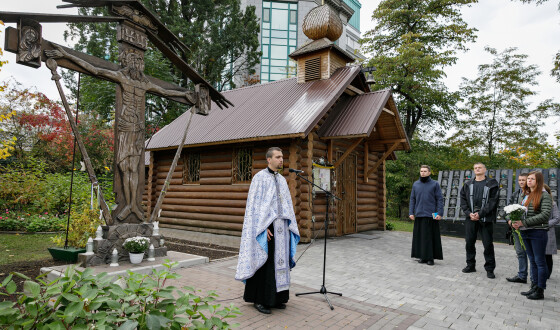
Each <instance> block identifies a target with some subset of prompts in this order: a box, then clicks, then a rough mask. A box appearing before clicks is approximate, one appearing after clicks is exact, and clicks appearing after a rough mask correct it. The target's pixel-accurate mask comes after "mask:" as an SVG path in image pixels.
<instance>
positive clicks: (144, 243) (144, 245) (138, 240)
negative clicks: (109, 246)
mask: <svg viewBox="0 0 560 330" xmlns="http://www.w3.org/2000/svg"><path fill="white" fill-rule="evenodd" d="M149 246H150V239H149V238H147V237H142V236H136V237H130V238H127V239H126V240H125V241H124V243H123V248H124V249H125V250H127V251H128V252H132V253H142V252H144V251H146V250H147V249H148V247H149Z"/></svg>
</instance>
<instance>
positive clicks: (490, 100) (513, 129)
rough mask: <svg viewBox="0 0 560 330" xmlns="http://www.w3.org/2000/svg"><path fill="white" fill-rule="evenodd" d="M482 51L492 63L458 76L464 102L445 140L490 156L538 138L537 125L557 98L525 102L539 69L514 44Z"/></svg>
mask: <svg viewBox="0 0 560 330" xmlns="http://www.w3.org/2000/svg"><path fill="white" fill-rule="evenodd" d="M486 51H488V52H489V53H490V54H492V55H493V56H494V59H493V61H492V63H490V64H482V65H479V67H478V77H477V78H475V79H473V80H468V79H466V78H463V83H462V85H461V90H462V93H463V96H464V98H465V104H464V106H463V107H462V108H461V114H462V116H461V119H460V120H459V121H458V122H457V124H456V126H457V128H458V130H457V132H456V133H455V134H454V135H453V136H452V137H451V138H450V142H451V143H452V144H453V145H455V146H461V147H464V148H468V149H469V150H470V151H471V152H473V153H478V154H481V155H485V156H486V157H487V158H488V160H489V161H490V162H492V161H493V159H494V157H495V155H496V154H497V153H498V152H499V151H501V150H504V149H514V150H516V149H518V148H525V149H531V148H532V147H539V146H541V145H542V144H544V143H545V141H546V134H545V133H542V132H540V127H541V125H542V124H543V121H544V120H546V118H547V117H549V116H550V115H552V114H554V112H556V113H560V111H559V110H560V104H557V103H554V102H552V100H550V99H548V100H544V101H543V102H541V103H540V104H539V105H538V106H536V107H530V103H529V102H528V98H529V97H531V96H534V95H536V94H537V92H536V91H535V90H533V86H536V85H538V81H537V78H538V76H539V75H540V71H539V70H538V67H537V66H536V65H528V64H526V59H527V57H528V56H527V55H524V54H518V53H516V51H517V49H516V48H508V49H506V50H504V51H503V52H501V53H498V52H497V51H496V49H493V48H489V47H486Z"/></svg>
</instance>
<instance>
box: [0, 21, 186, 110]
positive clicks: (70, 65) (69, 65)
mask: <svg viewBox="0 0 560 330" xmlns="http://www.w3.org/2000/svg"><path fill="white" fill-rule="evenodd" d="M5 38H6V39H5V48H6V50H7V51H9V52H13V53H17V51H18V30H17V29H16V28H13V27H7V28H6V36H5ZM56 47H61V48H63V49H64V50H65V51H66V52H68V53H69V54H71V55H74V56H76V57H78V58H80V59H82V60H84V61H86V62H88V63H91V64H93V65H95V66H96V67H99V68H103V69H107V70H111V71H119V69H120V66H119V65H118V64H115V63H113V62H109V61H106V60H103V59H100V58H99V57H95V56H91V55H88V54H85V53H81V52H78V51H75V50H73V49H71V48H68V47H64V46H60V45H58V44H55V43H54V42H51V41H48V40H45V39H43V41H42V42H41V50H42V52H41V53H42V54H41V61H43V62H45V61H46V60H47V57H46V56H45V55H44V51H50V50H55V49H56ZM57 64H58V65H59V66H60V67H63V68H66V69H70V70H73V71H78V72H81V73H84V74H87V75H92V74H91V73H90V72H89V71H86V70H84V69H83V68H82V67H81V66H79V65H77V64H76V63H74V62H72V61H69V60H67V59H64V58H61V59H58V60H57ZM92 76H93V75H92ZM95 77H96V78H99V79H104V78H103V77H99V76H95ZM146 78H147V79H148V80H149V81H150V82H151V83H153V84H154V85H158V86H159V87H161V88H163V89H167V90H176V91H180V92H185V93H187V92H188V91H189V90H188V89H186V88H183V87H180V86H178V85H175V84H172V83H169V82H167V81H163V80H161V79H158V78H154V77H151V76H148V75H146ZM150 93H151V94H155V95H158V96H163V95H160V94H158V93H157V92H150ZM168 98H169V99H171V100H173V101H176V102H179V103H183V104H186V105H192V103H191V102H190V101H189V100H187V99H186V98H185V97H176V96H175V97H168Z"/></svg>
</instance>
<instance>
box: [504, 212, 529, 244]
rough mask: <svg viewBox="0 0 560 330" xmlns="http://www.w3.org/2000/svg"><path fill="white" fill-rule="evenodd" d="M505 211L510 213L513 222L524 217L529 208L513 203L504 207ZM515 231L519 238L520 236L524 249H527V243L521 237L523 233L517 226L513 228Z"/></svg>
mask: <svg viewBox="0 0 560 330" xmlns="http://www.w3.org/2000/svg"><path fill="white" fill-rule="evenodd" d="M504 211H505V212H506V214H507V215H509V220H511V222H512V223H513V222H514V221H520V220H521V219H523V217H524V216H525V212H527V208H526V207H525V206H523V205H519V204H511V205H508V206H506V207H504ZM513 232H514V233H515V234H516V235H517V238H519V243H521V247H523V250H525V244H524V243H523V239H522V238H521V233H520V232H519V230H518V229H515V228H514V229H513Z"/></svg>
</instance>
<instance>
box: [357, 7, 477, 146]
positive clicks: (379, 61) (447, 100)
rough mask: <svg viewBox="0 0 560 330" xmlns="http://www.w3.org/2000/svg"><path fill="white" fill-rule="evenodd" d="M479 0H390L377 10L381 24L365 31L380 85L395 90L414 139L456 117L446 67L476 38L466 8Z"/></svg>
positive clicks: (376, 17) (365, 45) (365, 47)
mask: <svg viewBox="0 0 560 330" xmlns="http://www.w3.org/2000/svg"><path fill="white" fill-rule="evenodd" d="M475 2H476V0H428V1H426V0H405V1H403V0H384V1H381V2H380V4H379V6H378V7H377V9H376V10H375V11H374V12H373V15H372V19H373V21H374V22H375V23H376V26H375V28H374V29H373V30H371V31H368V32H366V33H365V34H364V38H363V39H362V44H363V50H364V51H365V52H366V53H371V54H373V58H371V59H370V60H369V62H368V66H373V67H375V68H376V69H377V70H376V71H375V72H374V77H375V80H376V82H377V83H376V88H378V89H384V88H391V89H392V91H393V92H394V96H395V99H396V101H397V103H398V104H397V107H398V108H399V111H400V112H401V114H402V115H401V117H402V118H403V121H404V126H405V131H406V134H407V135H408V137H409V139H412V137H413V135H414V133H415V132H416V131H417V129H418V128H419V127H420V126H419V125H420V124H422V125H423V126H424V127H427V126H428V125H433V124H437V123H439V124H445V123H449V122H451V121H452V120H454V118H455V110H456V108H455V104H456V103H457V102H458V100H459V95H458V93H456V92H450V91H449V90H448V89H447V87H446V86H445V85H444V84H443V78H445V72H444V71H443V68H444V67H446V66H450V65H452V64H454V63H455V62H456V61H457V57H456V52H457V51H464V50H466V49H467V48H466V44H467V43H469V42H472V41H474V40H475V38H476V36H475V32H476V29H474V28H469V27H468V26H467V23H466V22H465V21H464V20H463V19H462V17H461V12H460V11H461V9H462V8H464V7H466V6H470V5H471V4H472V3H475Z"/></svg>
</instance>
